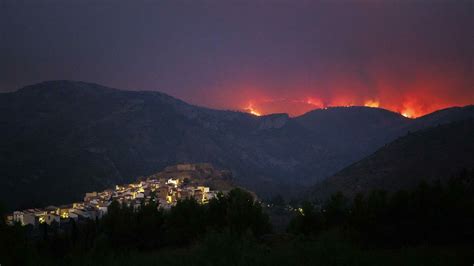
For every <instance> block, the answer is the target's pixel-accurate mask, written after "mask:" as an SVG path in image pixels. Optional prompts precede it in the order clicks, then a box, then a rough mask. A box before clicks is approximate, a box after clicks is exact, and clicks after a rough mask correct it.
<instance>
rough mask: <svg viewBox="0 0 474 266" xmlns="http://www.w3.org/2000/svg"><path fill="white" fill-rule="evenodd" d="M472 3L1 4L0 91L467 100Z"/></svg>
mask: <svg viewBox="0 0 474 266" xmlns="http://www.w3.org/2000/svg"><path fill="white" fill-rule="evenodd" d="M473 29H474V7H473V1H471V0H459V1H456V0H440V1H437V0H425V1H423V0H365V1H362V0H360V1H357V0H332V1H330V0H324V1H305V0H265V1H257V0H251V1H243V0H238V1H225V0H213V1H197V0H186V1H176V0H174V1H158V0H157V1H141V0H133V1H132V0H130V1H121V0H115V1H112V0H95V1H92V0H90V1H89V0H77V1H74V0H1V1H0V34H1V35H0V37H1V38H0V39H1V41H0V91H3V92H5V91H13V90H16V89H18V88H20V87H22V86H25V85H29V84H32V83H36V82H40V81H44V80H56V79H71V80H81V81H89V82H95V83H100V84H103V85H107V86H111V87H116V88H122V89H130V90H159V91H162V92H165V93H168V94H170V95H173V96H176V97H178V98H181V99H183V100H186V101H188V102H191V103H195V104H199V105H205V106H210V107H217V108H229V109H242V108H246V107H248V106H249V105H250V106H252V107H253V108H255V109H256V110H258V111H259V112H263V113H269V112H277V111H279V112H290V113H292V114H299V113H302V112H304V111H307V110H309V109H311V108H315V107H318V106H327V105H353V104H357V105H360V104H364V103H367V102H368V101H372V102H376V103H377V104H378V105H379V106H382V107H385V108H389V109H392V110H395V111H399V112H412V114H411V115H415V116H416V115H420V114H423V113H426V112H429V111H432V110H434V109H437V108H443V107H447V106H450V105H465V104H469V103H474V85H473V83H474V81H473V76H474V74H473V60H474V34H473Z"/></svg>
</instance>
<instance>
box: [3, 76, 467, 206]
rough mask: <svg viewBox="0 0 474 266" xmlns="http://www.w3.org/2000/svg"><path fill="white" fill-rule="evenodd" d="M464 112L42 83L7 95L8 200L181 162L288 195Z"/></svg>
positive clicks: (28, 199)
mask: <svg viewBox="0 0 474 266" xmlns="http://www.w3.org/2000/svg"><path fill="white" fill-rule="evenodd" d="M466 116H474V108H473V106H468V107H464V108H454V109H447V110H443V111H440V112H437V113H434V114H432V115H431V116H428V117H427V118H420V119H415V120H411V119H406V118H404V117H402V116H401V115H399V114H397V113H393V112H390V111H387V110H383V109H378V108H367V107H348V108H328V109H322V110H315V111H312V112H309V113H306V114H304V115H302V116H299V117H296V118H290V117H288V115H286V114H274V115H268V116H262V117H256V116H253V115H250V114H247V113H242V112H236V111H221V110H212V109H208V108H202V107H197V106H192V105H189V104H187V103H185V102H183V101H180V100H178V99H175V98H173V97H170V96H168V95H165V94H163V93H159V92H151V91H123V90H117V89H111V88H107V87H103V86H100V85H96V84H90V83H84V82H73V81H50V82H43V83H40V84H36V85H32V86H28V87H25V88H23V89H20V90H18V91H16V92H12V93H3V94H0V127H1V129H2V130H1V132H0V201H3V202H5V203H7V204H8V205H9V206H10V207H18V206H20V205H22V206H24V207H31V206H34V205H36V204H38V205H44V204H49V203H54V204H59V203H61V202H70V201H71V200H75V199H79V198H81V197H82V193H84V192H86V191H93V190H99V189H103V188H105V187H107V186H110V185H113V184H116V183H126V182H129V181H131V180H132V179H134V178H136V177H138V176H145V175H149V174H152V173H155V172H158V171H160V170H162V169H163V168H164V167H166V166H168V165H173V164H177V163H183V162H189V163H195V162H208V163H212V164H213V165H214V166H216V167H218V168H222V169H228V170H230V171H232V173H233V175H234V179H235V182H236V183H237V184H238V185H241V186H245V187H247V188H248V189H250V190H253V191H255V192H257V193H258V194H259V195H260V196H263V197H265V196H268V195H269V194H272V193H282V194H283V195H286V196H288V195H290V194H291V193H293V192H298V191H301V188H303V187H307V186H309V185H310V184H315V183H316V182H318V181H321V180H323V179H324V178H326V177H328V176H331V175H332V174H334V173H335V172H337V171H338V170H340V169H342V168H343V167H345V166H347V165H349V164H351V163H353V162H355V161H357V160H359V159H361V158H363V157H365V156H367V155H369V154H370V153H372V152H374V151H375V150H376V149H377V148H379V147H380V146H382V145H383V144H385V143H387V142H389V141H391V140H393V139H395V138H396V137H398V136H400V135H403V134H406V133H407V132H408V131H410V130H411V131H414V130H416V129H419V128H424V127H428V126H432V125H438V124H443V123H446V122H450V121H454V120H458V119H463V118H465V117H466Z"/></svg>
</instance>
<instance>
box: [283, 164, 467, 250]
mask: <svg viewBox="0 0 474 266" xmlns="http://www.w3.org/2000/svg"><path fill="white" fill-rule="evenodd" d="M473 180H474V171H471V172H468V171H464V172H462V173H461V174H460V175H459V176H458V177H456V178H452V179H450V180H449V181H448V182H447V183H446V184H441V183H440V182H435V183H434V184H427V183H425V182H422V183H421V184H420V185H419V186H418V187H416V188H415V189H413V190H410V191H405V190H401V191H398V192H396V193H392V194H389V193H387V192H385V191H382V190H374V191H371V192H370V193H369V194H368V195H363V194H357V195H356V196H355V197H354V199H353V200H352V201H350V200H349V199H348V198H345V197H344V195H343V194H341V193H337V194H335V195H333V196H332V197H331V198H330V199H329V200H328V201H327V202H326V203H325V204H323V205H322V206H321V207H320V208H315V206H313V205H312V204H311V203H305V204H303V205H302V211H301V212H300V213H299V214H298V215H297V216H296V217H295V218H294V219H293V220H292V222H291V224H290V226H289V228H288V230H289V232H292V233H296V234H302V235H306V236H311V237H314V236H317V235H319V234H320V233H321V232H322V231H325V230H330V229H334V228H337V229H339V230H341V231H342V232H343V233H344V234H345V235H346V236H347V237H349V238H350V239H352V240H354V241H356V242H359V243H361V244H363V245H364V246H373V247H381V246H386V247H401V246H406V245H432V244H435V245H444V244H453V243H464V244H469V243H471V244H472V243H474V227H473V224H474V195H473V193H472V184H473Z"/></svg>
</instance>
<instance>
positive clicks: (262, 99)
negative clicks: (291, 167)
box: [218, 66, 474, 118]
mask: <svg viewBox="0 0 474 266" xmlns="http://www.w3.org/2000/svg"><path fill="white" fill-rule="evenodd" d="M463 73H464V72H462V70H457V69H449V68H448V69H445V68H442V69H437V68H436V67H430V66H424V67H423V68H418V69H411V70H410V71H407V72H406V73H405V72H402V71H399V72H393V71H389V70H387V69H385V68H384V67H383V66H381V67H377V66H373V67H369V68H368V69H367V70H366V74H367V76H364V78H363V79H362V78H361V77H360V75H356V74H354V73H350V72H339V70H337V69H336V70H334V71H328V74H327V75H326V76H325V77H323V78H321V80H314V81H313V83H305V82H303V81H300V80H298V79H296V78H295V80H291V81H288V82H287V83H284V84H267V83H266V81H265V80H262V81H260V80H257V81H252V82H241V81H237V82H234V83H231V84H229V90H222V91H220V92H219V93H220V98H219V101H218V102H219V105H220V107H221V108H229V107H230V108H234V109H239V110H243V111H245V112H248V113H252V114H254V115H268V114H274V113H287V114H289V115H290V116H293V117H295V116H300V115H302V114H304V113H307V112H309V111H311V110H314V109H323V108H328V107H336V106H342V107H344V106H345V107H347V106H366V107H372V108H383V109H386V110H390V111H393V112H397V113H399V114H401V115H403V116H405V117H409V118H417V117H420V116H424V115H426V114H429V113H432V112H434V111H437V110H440V109H444V108H449V107H454V106H466V105H472V104H474V90H473V89H472V88H473V87H472V86H473V84H474V83H473V82H474V80H473V79H472V78H466V76H465V75H464V74H463ZM236 92H238V93H236ZM224 93H225V94H224ZM249 103H250V104H249Z"/></svg>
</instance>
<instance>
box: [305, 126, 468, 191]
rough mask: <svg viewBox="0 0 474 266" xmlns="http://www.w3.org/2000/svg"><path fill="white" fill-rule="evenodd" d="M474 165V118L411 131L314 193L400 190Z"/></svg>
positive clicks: (439, 178) (319, 187)
mask: <svg viewBox="0 0 474 266" xmlns="http://www.w3.org/2000/svg"><path fill="white" fill-rule="evenodd" d="M472 168H474V119H472V118H471V119H467V120H463V121H458V122H453V123H450V124H445V125H440V126H437V127H433V128H429V129H425V130H421V131H416V132H413V133H408V134H407V135H406V136H404V137H401V138H399V139H397V140H395V141H393V142H391V143H389V144H387V145H385V146H384V147H383V148H381V149H379V150H378V151H377V152H375V153H374V154H372V155H370V156H368V157H366V158H364V159H362V160H360V161H359V162H357V163H355V164H353V165H351V166H349V167H347V168H345V169H343V170H342V171H340V172H338V173H337V174H335V175H334V176H332V177H330V178H328V179H326V180H325V181H323V182H322V183H321V184H319V185H317V186H316V187H315V188H314V190H313V191H312V195H311V196H312V197H314V198H325V197H327V196H328V195H330V194H331V193H334V192H336V191H341V192H343V193H345V194H346V195H348V196H353V195H355V194H356V193H358V192H366V191H368V190H370V189H384V190H388V191H396V190H399V189H407V188H411V187H414V186H416V185H417V184H419V182H421V181H422V180H425V181H427V182H433V181H436V180H441V181H443V180H446V179H447V178H449V177H452V176H456V175H458V174H459V173H460V172H461V171H462V170H463V169H466V170H467V169H472Z"/></svg>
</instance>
